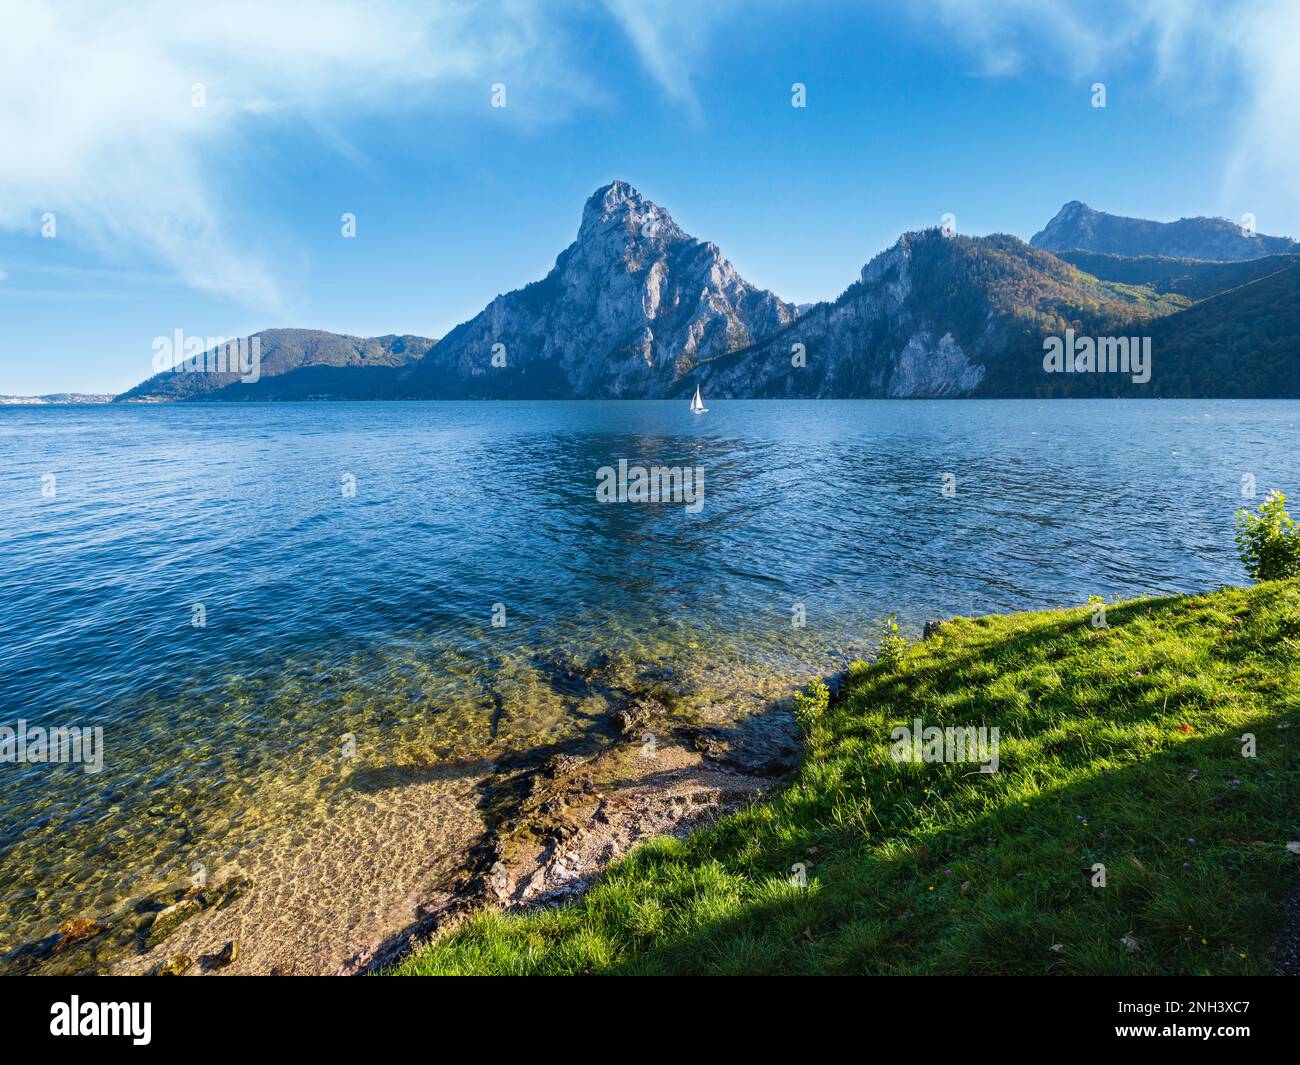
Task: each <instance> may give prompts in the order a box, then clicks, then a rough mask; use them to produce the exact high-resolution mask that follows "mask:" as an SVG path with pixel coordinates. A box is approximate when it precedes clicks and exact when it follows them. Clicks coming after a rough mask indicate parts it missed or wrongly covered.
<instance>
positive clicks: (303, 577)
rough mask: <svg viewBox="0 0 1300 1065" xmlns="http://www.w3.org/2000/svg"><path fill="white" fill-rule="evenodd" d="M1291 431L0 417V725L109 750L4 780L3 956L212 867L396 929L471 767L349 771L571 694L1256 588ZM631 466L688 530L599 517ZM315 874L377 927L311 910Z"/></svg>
mask: <svg viewBox="0 0 1300 1065" xmlns="http://www.w3.org/2000/svg"><path fill="white" fill-rule="evenodd" d="M1297 424H1300V403H1294V402H1282V401H1277V402H1229V401H1124V402H1118V401H1113V402H1107V401H1093V402H1069V401H1055V402H1035V401H953V402H915V401H913V402H906V401H904V402H888V401H863V402H825V401H822V402H816V401H813V402H718V403H715V404H714V406H713V409H712V410H711V411H710V412H709V413H708V414H705V415H702V416H693V415H691V414H690V413H689V411H688V410H687V407H686V405H685V404H684V403H667V402H621V403H616V402H604V403H600V402H572V403H392V404H363V403H356V404H328V403H322V404H299V405H290V404H283V405H274V404H266V405H262V404H247V405H243V404H240V405H233V404H232V405H215V404H214V405H193V406H189V405H182V406H157V407H153V406H150V407H143V406H128V407H117V406H115V407H48V408H23V407H0V562H2V563H3V564H2V566H0V725H8V726H11V727H15V726H16V725H17V722H18V721H19V720H20V719H22V720H25V721H26V722H27V723H28V726H29V727H30V726H32V725H45V726H61V725H80V726H91V725H97V726H101V727H102V728H103V730H104V767H103V770H102V772H99V773H86V772H84V771H83V770H82V768H81V767H79V766H71V765H62V766H50V765H44V764H27V765H14V764H0V829H2V833H0V953H3V952H5V951H8V950H11V949H13V948H14V947H16V946H17V945H19V944H21V943H25V942H30V941H31V940H33V938H34V937H39V936H43V935H47V934H49V933H50V932H51V930H52V929H53V928H55V927H56V926H57V925H58V924H59V922H60V921H63V920H66V919H68V918H69V917H76V916H81V915H84V914H96V913H101V912H107V911H109V910H111V909H113V908H114V907H117V906H119V905H121V904H122V903H123V901H124V900H128V899H130V898H132V897H135V896H138V895H139V894H140V893H142V892H145V891H148V890H151V889H153V888H156V887H157V886H159V885H164V884H168V883H174V882H175V881H176V879H177V878H178V877H181V878H183V877H185V876H187V875H188V871H189V870H190V869H192V868H193V867H194V866H195V864H196V863H200V864H202V865H204V866H205V867H210V868H211V869H213V870H217V869H222V868H227V867H237V868H245V867H247V866H249V865H250V864H251V865H254V866H256V867H257V869H258V871H259V875H260V876H262V877H263V878H268V877H274V876H277V875H283V877H284V883H283V884H282V885H280V886H279V890H280V891H281V898H280V903H278V905H279V906H280V910H279V911H278V912H281V913H282V919H283V920H284V922H285V926H286V929H288V928H292V927H294V926H296V925H298V924H301V923H302V922H303V921H304V920H306V919H307V917H305V916H304V915H305V914H306V913H308V912H309V911H312V910H313V907H314V908H315V910H319V911H321V912H322V913H325V917H324V918H322V919H323V920H328V921H335V922H337V921H344V922H353V923H357V924H358V925H363V924H365V923H366V922H367V921H371V922H373V921H379V922H380V923H384V922H387V923H389V924H391V923H393V922H396V921H399V920H400V919H401V915H402V913H404V912H405V909H406V908H409V905H410V902H411V898H412V897H414V895H417V894H418V892H419V891H420V890H421V889H422V887H423V886H424V885H425V884H426V883H427V882H431V881H432V880H433V879H436V876H437V874H438V871H439V870H440V869H441V868H442V867H443V866H444V865H446V863H448V862H450V861H452V859H453V856H454V854H455V853H456V848H457V846H458V841H460V840H461V839H462V838H463V833H462V832H460V830H461V829H463V828H464V826H465V825H466V824H467V823H469V822H470V821H472V820H473V818H474V817H475V816H476V814H475V810H474V797H473V794H472V789H471V787H470V778H471V777H472V774H471V773H469V772H466V773H464V774H460V775H456V774H451V775H448V776H446V777H445V778H443V777H439V776H438V775H437V774H436V773H434V774H433V775H431V776H429V777H428V778H422V779H421V780H420V781H419V782H418V783H419V786H418V787H414V788H406V787H403V786H401V784H400V781H398V782H397V783H392V782H389V781H386V780H384V779H381V778H378V777H376V778H364V779H369V780H371V784H370V785H369V786H359V785H358V780H361V779H363V778H359V777H357V776H356V773H357V766H361V767H369V768H370V769H373V770H375V771H376V772H379V771H382V770H385V769H391V768H392V767H395V766H396V767H401V766H411V765H417V766H423V767H437V766H439V765H461V766H473V765H478V766H480V767H482V769H481V772H484V773H490V772H491V766H492V764H493V760H494V759H496V758H498V757H500V756H501V755H502V754H503V753H509V752H517V751H521V750H528V749H530V748H533V747H537V746H541V745H546V744H551V743H557V742H563V741H564V740H565V739H566V738H570V737H572V736H574V735H581V734H583V733H584V731H590V730H592V729H594V728H595V727H596V723H597V722H598V721H599V720H600V719H601V714H602V712H603V710H604V709H605V708H603V707H602V706H601V705H600V699H599V696H598V693H593V692H592V691H591V690H589V689H583V688H581V687H580V686H578V687H574V686H572V685H567V684H566V681H565V678H566V677H568V676H569V675H570V674H571V672H572V670H573V669H574V667H575V665H576V666H578V667H581V666H583V665H590V664H591V663H592V662H600V663H603V664H604V665H605V666H606V667H608V666H609V665H610V663H614V668H624V669H626V670H627V671H629V672H630V673H633V674H637V675H638V676H643V677H650V678H651V679H653V677H654V676H655V675H658V674H671V675H672V676H673V677H674V678H675V679H676V680H677V681H678V682H682V681H683V680H684V681H685V682H687V683H689V685H690V686H691V687H692V690H694V691H695V692H696V693H697V696H698V698H699V699H701V700H708V699H716V698H722V697H725V696H727V695H736V694H737V693H743V694H746V695H748V696H751V697H752V698H753V699H755V700H758V699H761V698H765V697H766V696H768V695H770V694H771V692H773V691H775V690H778V689H779V690H783V691H788V690H789V689H790V688H792V687H793V686H795V685H797V684H799V683H802V682H803V681H804V680H806V679H807V678H808V677H809V676H813V675H818V674H823V673H827V672H830V671H832V670H834V669H837V668H839V667H841V666H842V665H843V664H844V663H845V662H846V661H847V660H849V659H851V658H854V657H859V656H862V655H863V654H864V653H865V652H866V650H867V649H869V648H870V647H871V646H874V644H875V642H876V635H875V634H876V632H877V631H878V627H879V625H880V623H881V621H882V619H883V618H884V617H885V616H886V615H887V614H889V613H891V612H893V613H896V614H897V615H898V617H899V619H900V621H901V622H902V624H903V627H904V629H905V631H908V632H909V634H915V633H916V632H917V631H918V630H919V628H920V627H921V625H922V624H923V622H924V621H925V620H926V619H929V618H942V617H946V616H950V615H953V614H972V613H988V612H1001V611H1012V610H1020V609H1026V608H1035V607H1050V606H1057V605H1070V604H1079V603H1082V602H1084V601H1086V599H1087V597H1088V595H1090V594H1100V595H1104V596H1106V597H1107V598H1110V597H1112V596H1121V595H1122V596H1131V595H1150V594H1160V593H1169V592H1180V591H1191V590H1200V589H1207V588H1211V587H1215V586H1217V585H1220V584H1225V583H1240V582H1242V581H1243V579H1244V573H1243V571H1242V569H1241V567H1240V564H1239V563H1238V561H1237V559H1236V556H1235V552H1234V550H1233V545H1232V515H1233V513H1234V511H1235V510H1236V509H1237V508H1238V507H1240V506H1242V505H1248V504H1249V505H1253V504H1254V503H1257V502H1258V501H1259V499H1262V497H1263V495H1264V494H1265V493H1266V492H1267V491H1268V490H1269V489H1271V488H1281V489H1282V490H1284V491H1287V492H1289V493H1295V492H1298V491H1300V449H1298V448H1297V446H1296V445H1297ZM620 459H625V460H627V461H628V463H629V464H631V465H636V464H643V465H652V464H660V465H665V466H680V467H691V468H699V469H700V470H702V471H703V476H704V495H703V506H702V508H700V509H699V511H698V512H697V513H692V512H691V511H690V510H689V509H688V508H687V507H686V506H684V505H682V504H681V503H658V504H654V503H635V502H627V503H601V502H598V501H597V498H596V486H597V475H598V474H597V471H598V470H600V468H601V467H605V466H614V467H617V465H618V462H619V460H620ZM1252 484H1253V486H1254V489H1255V491H1256V493H1257V495H1256V498H1255V499H1253V500H1252V499H1250V498H1247V497H1245V496H1244V494H1243V493H1244V492H1245V491H1246V490H1247V489H1249V488H1250V486H1251V485H1252ZM796 619H798V620H801V621H802V622H803V623H802V624H796V623H795V622H796ZM494 621H495V622H496V624H494ZM348 744H350V745H351V747H350V748H349V747H348ZM349 750H351V751H354V752H355V753H348V752H349ZM341 764H346V765H347V766H349V767H350V768H349V769H348V770H347V773H344V771H343V770H341V768H340V766H341ZM348 781H350V782H351V783H350V786H349V785H348ZM376 781H378V782H376ZM413 825H418V826H419V827H418V831H415V830H413V829H412V826H413ZM331 840H332V841H333V842H332V843H331V842H328V841H331ZM367 841H369V842H367ZM394 848H400V849H401V850H402V851H403V853H404V855H405V856H406V857H407V858H408V859H409V860H410V862H411V863H412V864H413V866H415V867H418V869H417V872H418V875H416V874H412V876H411V877H410V878H409V880H408V882H403V883H402V884H400V890H399V886H397V885H394V884H390V883H389V881H390V880H392V879H393V878H391V877H389V875H388V873H389V870H388V869H387V868H386V860H385V853H386V852H388V853H392V851H393V849H394ZM305 851H309V852H310V854H311V855H312V857H311V859H310V860H307V859H304V858H303V853H304V852H305ZM286 869H287V870H288V871H285V870H286ZM277 870H279V872H277ZM326 881H332V882H335V883H343V882H347V883H350V884H360V885H363V886H367V897H368V898H373V900H374V901H373V905H374V912H373V913H368V914H360V915H358V914H356V913H350V912H348V907H346V906H343V905H342V904H341V903H340V906H341V909H340V910H339V912H338V913H328V912H327V911H328V905H327V904H326V903H325V902H324V901H322V888H321V884H322V883H323V882H326ZM386 892H387V894H386ZM352 908H353V909H354V908H355V907H354V906H353V907H352Z"/></svg>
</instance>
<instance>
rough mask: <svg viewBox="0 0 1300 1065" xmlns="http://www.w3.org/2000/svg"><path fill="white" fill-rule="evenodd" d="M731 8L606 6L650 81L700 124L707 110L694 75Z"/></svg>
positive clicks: (641, 1)
mask: <svg viewBox="0 0 1300 1065" xmlns="http://www.w3.org/2000/svg"><path fill="white" fill-rule="evenodd" d="M732 6H733V5H731V4H730V3H725V2H722V0H715V2H713V3H710V4H695V3H683V2H680V0H679V2H676V3H674V2H660V3H655V4H647V3H646V2H645V0H605V7H606V8H607V9H608V11H609V13H610V14H611V15H612V16H613V17H614V19H615V20H616V21H617V22H618V24H619V26H620V27H621V28H622V30H623V32H624V33H625V34H626V35H627V37H628V40H629V41H631V42H632V46H633V47H634V48H635V49H636V52H637V55H638V56H639V57H640V59H641V62H642V64H643V65H644V66H645V68H646V70H647V71H648V72H649V74H650V75H651V77H653V78H654V79H655V81H656V82H657V83H658V84H659V87H660V88H661V89H663V91H664V93H665V94H666V95H667V96H668V98H669V99H671V100H673V101H675V102H676V103H678V104H680V105H681V106H682V107H684V108H685V109H686V111H687V112H688V113H689V114H690V116H691V117H692V118H693V119H695V120H697V121H698V120H699V119H700V118H701V117H702V114H703V110H702V108H701V106H700V100H699V96H698V95H697V93H696V89H695V84H694V80H693V74H694V71H695V69H696V66H697V64H698V63H699V62H700V61H701V58H702V55H703V53H704V52H705V50H706V49H707V47H708V44H709V40H710V36H711V32H712V30H713V28H714V27H715V26H716V25H717V24H718V23H719V22H720V21H722V19H723V18H725V17H726V16H727V15H728V14H729V13H730V11H731V9H732Z"/></svg>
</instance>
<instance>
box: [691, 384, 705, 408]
mask: <svg viewBox="0 0 1300 1065" xmlns="http://www.w3.org/2000/svg"><path fill="white" fill-rule="evenodd" d="M707 410H708V408H707V407H706V406H705V405H704V400H702V399H701V398H700V386H699V385H696V386H695V398H693V399H692V400H691V413H692V414H703V413H704V412H705V411H707Z"/></svg>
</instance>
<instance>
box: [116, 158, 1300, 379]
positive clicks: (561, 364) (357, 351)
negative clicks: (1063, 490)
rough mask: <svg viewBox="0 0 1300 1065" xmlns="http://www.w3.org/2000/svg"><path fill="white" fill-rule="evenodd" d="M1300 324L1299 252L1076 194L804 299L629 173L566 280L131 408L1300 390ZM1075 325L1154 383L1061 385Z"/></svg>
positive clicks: (915, 239) (276, 334)
mask: <svg viewBox="0 0 1300 1065" xmlns="http://www.w3.org/2000/svg"><path fill="white" fill-rule="evenodd" d="M1298 319H1300V245H1298V244H1296V242H1294V241H1291V240H1289V239H1287V238H1284V237H1269V236H1263V235H1261V234H1256V233H1253V232H1247V231H1244V230H1243V229H1242V228H1241V227H1239V226H1236V225H1235V224H1234V223H1231V222H1228V221H1226V220H1224V219H1207V218H1190V219H1182V220H1180V221H1178V222H1170V223H1160V222H1151V221H1147V220H1144V219H1134V218H1122V217H1119V216H1116V215H1109V214H1105V213H1103V212H1100V211H1094V210H1092V209H1091V208H1089V207H1087V206H1086V205H1085V204H1082V203H1079V202H1077V201H1075V202H1071V203H1068V204H1066V205H1065V206H1064V207H1063V208H1062V209H1061V211H1060V212H1058V214H1057V215H1056V217H1055V218H1053V219H1052V220H1051V222H1049V223H1048V224H1047V226H1046V227H1045V228H1044V229H1043V230H1042V231H1041V232H1039V233H1037V234H1035V236H1034V237H1033V238H1032V240H1031V241H1030V242H1029V243H1028V244H1026V243H1025V242H1024V241H1022V240H1020V239H1019V238H1017V237H1014V236H1009V235H1005V234H994V235H992V236H986V237H968V236H963V235H957V234H953V233H951V232H946V231H943V230H939V229H930V230H923V231H919V232H912V233H906V234H904V235H903V236H901V237H900V238H899V239H898V240H897V241H896V242H895V244H894V245H893V246H892V247H890V248H888V249H886V250H885V251H883V252H881V253H880V254H879V255H877V256H875V257H874V258H873V259H871V260H870V262H868V263H867V264H866V266H864V267H863V269H862V271H861V273H860V275H859V277H858V278H857V279H856V280H855V281H853V282H852V283H851V284H850V285H849V286H848V287H847V288H846V289H845V291H844V292H843V293H842V294H841V295H840V296H839V297H838V298H837V299H835V300H831V301H826V302H822V303H816V304H805V305H802V306H798V307H796V306H794V305H792V304H790V303H787V302H785V301H784V300H782V299H781V298H780V297H779V296H777V295H776V294H774V293H772V292H770V291H767V290H765V289H760V288H757V287H755V286H754V285H752V284H750V283H749V282H748V281H746V280H745V279H744V278H742V277H741V276H740V275H739V274H738V273H737V272H736V269H735V267H733V266H732V264H731V263H730V262H728V261H727V259H726V258H725V257H724V256H723V255H722V253H721V251H720V250H719V249H718V247H717V246H716V245H714V244H711V243H707V242H703V241H700V240H697V239H695V238H694V237H692V236H690V235H689V234H687V233H686V232H685V231H683V230H682V229H681V227H680V226H678V225H677V223H676V222H674V221H673V219H672V217H671V215H669V213H668V212H667V211H666V210H664V209H663V208H662V207H660V206H658V205H656V204H654V203H652V202H650V201H649V200H647V199H645V198H644V197H642V196H641V195H640V193H638V192H637V190H636V189H634V188H633V187H632V186H631V185H629V184H627V183H626V182H623V181H614V182H612V183H610V184H609V185H606V186H604V187H602V188H600V189H598V190H596V192H595V193H594V194H593V195H592V196H591V197H590V198H589V199H588V201H587V203H586V205H585V207H584V209H583V213H582V218H581V221H580V223H579V226H578V234H577V237H576V239H575V240H574V242H573V243H572V244H571V245H569V247H568V248H566V249H565V250H564V251H563V252H561V253H560V255H559V257H558V258H557V260H556V263H555V266H554V268H553V269H552V270H551V271H550V273H548V274H547V275H546V276H545V277H544V278H542V279H541V280H539V281H535V282H533V283H532V284H529V285H526V286H524V287H523V288H520V289H516V290H514V291H512V292H508V293H505V294H504V295H500V296H497V297H496V298H495V299H494V300H492V302H491V303H489V304H488V305H487V306H486V307H485V308H484V309H483V310H482V311H481V312H480V313H479V314H477V315H476V316H475V317H474V318H472V319H470V320H469V321H467V322H465V323H463V324H462V325H459V326H457V327H456V328H455V329H453V330H452V331H451V332H450V333H448V334H447V335H446V336H445V337H443V338H442V339H441V340H437V341H435V340H432V339H427V338H422V337H413V336H383V337H375V338H358V337H350V336H341V335H338V334H334V333H327V332H321V331H317V330H306V329H268V330H265V331H264V332H262V333H258V334H254V337H253V338H249V340H250V341H251V340H252V339H256V340H257V342H258V344H259V345H260V353H261V362H260V373H259V375H258V379H257V381H256V382H255V383H245V382H244V381H241V380H240V378H239V377H238V376H237V375H235V374H233V373H206V372H198V370H197V368H200V367H202V366H204V365H210V363H201V362H199V361H198V359H197V358H196V359H191V360H189V363H188V365H187V366H186V369H188V370H189V371H190V372H177V371H176V370H175V369H173V370H168V371H164V372H162V373H158V374H156V375H154V376H153V377H151V378H149V379H148V380H147V381H145V382H143V383H142V384H140V385H138V386H137V387H135V388H133V389H131V390H130V391H128V392H125V393H123V394H122V395H121V396H118V397H117V401H119V402H167V401H183V400H222V401H226V400H302V399H574V398H610V399H616V398H623V399H627V398H651V399H658V398H670V397H678V396H683V395H685V394H687V393H689V392H693V391H694V389H695V388H696V387H697V386H699V387H701V388H702V389H703V391H704V393H705V395H706V396H709V397H710V398H764V397H806V398H904V397H906V398H915V397H959V396H1042V397H1053V396H1093V395H1137V396H1283V395H1285V396H1300V366H1298V365H1297V362H1298V360H1297V359H1296V353H1297V351H1298V350H1300V349H1298V348H1297V345H1298V344H1300V320H1298ZM1067 330H1070V331H1072V334H1071V335H1074V334H1078V335H1080V336H1084V335H1086V336H1095V337H1112V336H1115V337H1129V336H1133V337H1135V338H1138V337H1150V338H1151V350H1152V358H1151V373H1150V376H1149V380H1144V381H1137V380H1133V379H1132V378H1131V376H1124V375H1120V374H1115V373H1105V374H1102V373H1096V374H1074V373H1070V374H1061V373H1057V374H1053V373H1048V372H1046V371H1045V369H1044V341H1045V339H1046V338H1050V337H1059V336H1062V335H1064V334H1065V333H1066V331H1067Z"/></svg>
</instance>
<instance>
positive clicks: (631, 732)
mask: <svg viewBox="0 0 1300 1065" xmlns="http://www.w3.org/2000/svg"><path fill="white" fill-rule="evenodd" d="M667 716H668V707H666V706H664V704H663V703H661V702H660V701H659V700H658V699H651V698H641V699H637V700H636V701H634V702H633V703H631V704H630V705H628V706H624V707H622V708H620V709H618V710H616V711H614V715H613V717H614V725H615V726H616V727H617V728H618V730H619V732H620V733H622V734H623V735H624V736H626V737H631V736H637V735H639V734H640V733H641V732H642V731H643V730H645V729H646V728H648V727H649V726H650V725H651V724H652V723H653V722H655V721H658V720H660V719H661V718H664V717H667Z"/></svg>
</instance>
